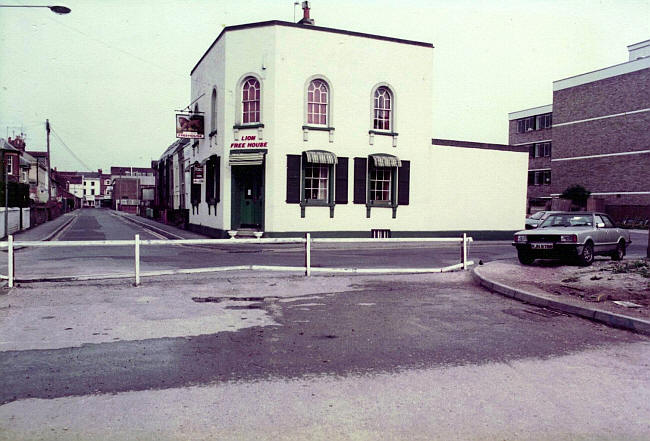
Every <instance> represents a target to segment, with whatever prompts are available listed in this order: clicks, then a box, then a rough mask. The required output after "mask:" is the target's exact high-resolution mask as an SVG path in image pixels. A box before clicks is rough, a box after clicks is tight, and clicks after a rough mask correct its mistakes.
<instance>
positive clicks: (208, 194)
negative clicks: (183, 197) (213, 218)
mask: <svg viewBox="0 0 650 441" xmlns="http://www.w3.org/2000/svg"><path fill="white" fill-rule="evenodd" d="M205 175H206V176H205V200H206V201H207V202H208V203H210V200H211V199H213V198H214V162H213V158H210V159H208V161H207V162H206V163H205Z"/></svg>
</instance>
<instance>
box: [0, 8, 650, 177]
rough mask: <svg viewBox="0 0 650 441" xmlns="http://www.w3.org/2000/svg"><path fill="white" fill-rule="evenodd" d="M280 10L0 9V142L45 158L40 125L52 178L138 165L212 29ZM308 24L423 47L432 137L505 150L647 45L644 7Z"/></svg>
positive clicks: (325, 12) (421, 14)
mask: <svg viewBox="0 0 650 441" xmlns="http://www.w3.org/2000/svg"><path fill="white" fill-rule="evenodd" d="M48 1H52V2H55V3H56V2H58V1H59V0H48ZM293 3H294V2H293V1H286V0H264V1H263V0H248V1H241V0H240V1H229V0H210V1H207V0H206V1H200V0H192V1H190V0H185V1H183V0H155V1H154V0H69V1H65V0H61V3H58V4H62V5H66V6H68V7H70V8H71V9H72V13H70V14H68V15H63V16H59V15H55V14H53V13H52V12H50V11H49V10H47V9H22V8H21V9H18V8H0V137H3V138H6V137H7V136H13V135H14V134H19V133H20V132H21V130H22V131H24V132H25V133H26V135H27V142H28V150H45V149H46V141H45V119H46V118H49V120H50V122H51V124H52V127H53V130H54V134H55V135H56V136H54V135H53V136H52V140H51V151H52V166H53V167H57V168H58V169H59V170H87V167H88V168H90V169H93V170H95V169H97V168H102V169H104V170H108V169H109V168H110V166H138V167H148V166H149V165H150V161H151V160H152V159H158V157H159V156H160V155H161V153H162V152H163V151H164V149H165V148H166V147H167V146H169V145H170V144H171V143H172V142H174V140H175V132H174V110H176V109H180V108H183V107H185V106H187V105H188V104H189V102H190V76H189V74H190V70H191V69H192V67H193V66H194V65H195V64H196V62H197V61H198V60H199V58H200V57H201V56H202V55H203V53H204V52H205V51H206V50H207V48H208V47H209V46H210V44H211V43H212V42H213V41H214V39H215V38H216V37H217V35H219V32H220V31H221V30H222V29H223V27H224V26H231V25H237V24H242V23H250V22H257V21H265V20H286V21H293V18H294V6H293ZM0 4H13V5H16V4H24V5H28V4H32V5H33V4H46V3H42V2H39V1H33V2H29V1H26V0H20V1H17V0H0ZM301 14H302V11H301V10H300V8H299V7H297V8H296V17H297V18H300V17H301ZM311 16H312V18H314V19H315V20H316V25H319V26H326V27H332V28H338V29H345V30H351V31H358V32H366V33H371V34H379V35H386V36H390V37H398V38H405V39H410V40H418V41H425V42H430V43H432V44H433V45H434V46H435V49H434V62H433V66H432V72H433V81H434V93H435V96H434V100H433V102H432V103H431V106H432V109H433V113H434V125H433V127H432V128H431V137H432V138H448V139H459V140H468V141H480V142H494V143H507V141H508V134H507V116H508V112H512V111H517V110H522V109H527V108H530V107H536V106H540V105H545V104H551V102H552V82H553V81H554V80H559V79H562V78H566V77H569V76H573V75H577V74H581V73H585V72H589V71H592V70H596V69H601V68H603V67H607V66H610V65H614V64H619V63H622V62H624V61H627V59H628V58H627V48H626V46H628V45H630V44H634V43H638V42H640V41H643V40H647V39H650V2H649V1H648V0H615V1H599V0H575V1H573V0H566V1H547V0H517V1H510V0H500V1H491V0H484V1H469V0H427V1H424V0H423V1H415V0H400V1H383V0H381V1H356V0H355V1H351V0H347V1H339V0H313V1H312V14H311ZM395 62H399V60H395ZM70 151H71V152H72V153H71V152H70ZM75 156H76V157H77V158H78V159H79V160H78V159H77V158H75Z"/></svg>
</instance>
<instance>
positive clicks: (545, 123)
mask: <svg viewBox="0 0 650 441" xmlns="http://www.w3.org/2000/svg"><path fill="white" fill-rule="evenodd" d="M536 122H537V125H536V129H537V130H542V129H550V128H551V126H552V125H553V117H552V114H551V113H545V114H544V115H537V121H536Z"/></svg>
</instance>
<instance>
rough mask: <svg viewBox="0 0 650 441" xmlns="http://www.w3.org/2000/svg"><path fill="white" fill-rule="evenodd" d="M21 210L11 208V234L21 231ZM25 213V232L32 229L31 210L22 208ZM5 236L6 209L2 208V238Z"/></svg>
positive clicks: (9, 216) (0, 226) (0, 212)
mask: <svg viewBox="0 0 650 441" xmlns="http://www.w3.org/2000/svg"><path fill="white" fill-rule="evenodd" d="M20 210H21V208H17V207H9V209H8V211H9V214H8V216H7V218H8V220H9V222H8V223H9V234H14V233H16V232H18V231H20ZM22 211H23V230H26V229H28V228H29V227H30V218H29V208H22ZM4 235H5V208H4V207H0V237H2V236H4Z"/></svg>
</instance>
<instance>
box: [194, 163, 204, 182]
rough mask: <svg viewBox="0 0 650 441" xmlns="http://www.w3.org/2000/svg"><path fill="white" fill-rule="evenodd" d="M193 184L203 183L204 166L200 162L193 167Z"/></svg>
mask: <svg viewBox="0 0 650 441" xmlns="http://www.w3.org/2000/svg"><path fill="white" fill-rule="evenodd" d="M192 184H203V166H202V165H200V164H199V163H198V162H197V163H195V164H194V167H192Z"/></svg>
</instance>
